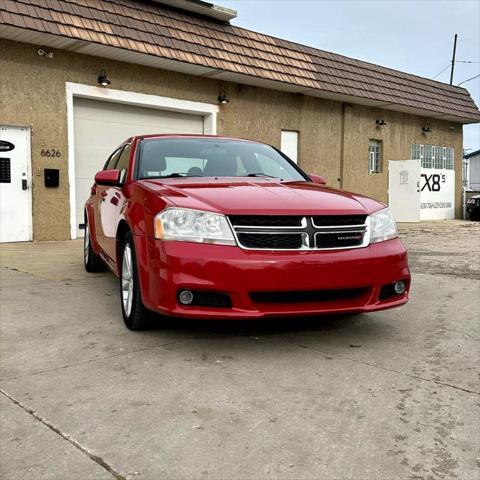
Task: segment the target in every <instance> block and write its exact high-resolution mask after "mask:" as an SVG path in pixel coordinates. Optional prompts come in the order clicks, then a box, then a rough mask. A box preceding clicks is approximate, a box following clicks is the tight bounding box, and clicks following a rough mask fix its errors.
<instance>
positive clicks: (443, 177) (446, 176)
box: [420, 168, 455, 220]
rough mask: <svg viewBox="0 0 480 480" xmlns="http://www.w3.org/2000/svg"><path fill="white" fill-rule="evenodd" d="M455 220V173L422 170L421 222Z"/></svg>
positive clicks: (439, 170)
mask: <svg viewBox="0 0 480 480" xmlns="http://www.w3.org/2000/svg"><path fill="white" fill-rule="evenodd" d="M448 218H455V171H454V170H445V169H438V168H422V169H421V170H420V220H442V219H448Z"/></svg>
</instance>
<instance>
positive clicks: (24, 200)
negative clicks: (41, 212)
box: [0, 126, 32, 242]
mask: <svg viewBox="0 0 480 480" xmlns="http://www.w3.org/2000/svg"><path fill="white" fill-rule="evenodd" d="M31 187H32V185H31V172H30V129H28V128H24V127H7V126H0V242H27V241H29V240H32V207H31V206H32V203H31Z"/></svg>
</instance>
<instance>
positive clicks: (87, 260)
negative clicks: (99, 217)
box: [83, 216, 105, 273]
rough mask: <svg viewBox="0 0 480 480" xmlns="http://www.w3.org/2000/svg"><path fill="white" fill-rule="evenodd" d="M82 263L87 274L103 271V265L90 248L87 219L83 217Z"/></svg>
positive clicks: (90, 241) (90, 240)
mask: <svg viewBox="0 0 480 480" xmlns="http://www.w3.org/2000/svg"><path fill="white" fill-rule="evenodd" d="M83 263H84V265H85V270H86V271H87V272H89V273H97V272H104V271H105V263H103V260H102V259H101V258H100V256H99V255H97V254H96V253H95V252H94V250H93V248H92V239H91V237H90V227H89V226H88V217H87V216H85V236H84V237H83Z"/></svg>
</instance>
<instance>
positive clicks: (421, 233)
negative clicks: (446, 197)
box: [399, 220, 480, 280]
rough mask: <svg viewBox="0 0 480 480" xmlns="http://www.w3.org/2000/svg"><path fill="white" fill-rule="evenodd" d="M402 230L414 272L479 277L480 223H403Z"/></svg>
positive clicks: (401, 233) (400, 228) (452, 221)
mask: <svg viewBox="0 0 480 480" xmlns="http://www.w3.org/2000/svg"><path fill="white" fill-rule="evenodd" d="M399 231H400V237H401V239H402V241H403V243H404V244H405V246H406V247H407V249H408V255H409V262H410V267H411V269H412V270H413V271H415V272H421V273H430V274H432V275H435V274H444V275H452V276H455V277H462V278H473V279H476V280H480V222H470V221H464V220H445V221H437V222H421V223H402V224H399Z"/></svg>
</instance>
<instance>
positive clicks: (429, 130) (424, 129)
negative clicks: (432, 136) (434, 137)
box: [422, 126, 432, 133]
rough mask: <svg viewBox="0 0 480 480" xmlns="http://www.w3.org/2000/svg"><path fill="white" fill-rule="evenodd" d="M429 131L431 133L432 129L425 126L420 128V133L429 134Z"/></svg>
mask: <svg viewBox="0 0 480 480" xmlns="http://www.w3.org/2000/svg"><path fill="white" fill-rule="evenodd" d="M431 131H432V129H431V128H430V127H427V126H425V127H422V132H423V133H430V132H431Z"/></svg>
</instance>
